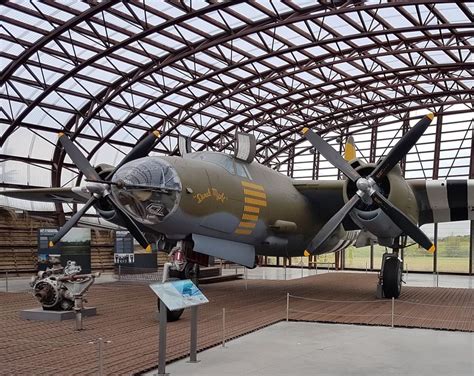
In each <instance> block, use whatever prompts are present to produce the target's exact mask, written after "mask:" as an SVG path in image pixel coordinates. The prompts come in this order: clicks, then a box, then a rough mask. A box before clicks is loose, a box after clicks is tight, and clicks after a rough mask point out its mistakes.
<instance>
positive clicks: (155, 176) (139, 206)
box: [111, 157, 182, 224]
mask: <svg viewBox="0 0 474 376" xmlns="http://www.w3.org/2000/svg"><path fill="white" fill-rule="evenodd" d="M113 182H114V184H113V185H112V188H111V190H112V194H113V196H114V198H115V199H116V200H117V202H119V203H120V205H122V207H123V208H124V209H125V210H126V211H127V212H128V214H130V215H131V216H133V218H134V219H136V220H138V221H139V222H142V223H144V224H156V223H159V222H161V221H163V220H164V219H165V218H166V217H167V216H169V215H170V214H171V213H172V212H174V211H175V210H176V208H177V207H178V205H179V201H180V199H181V190H182V186H181V180H180V178H179V176H178V173H177V172H176V170H175V169H174V168H173V166H171V164H170V163H168V162H167V161H165V160H163V159H161V158H159V157H147V158H142V159H137V160H135V161H133V162H130V163H127V164H125V165H124V166H122V167H121V168H120V169H119V170H118V171H117V172H116V173H115V175H114V177H113ZM123 185H126V187H125V188H124V187H123Z"/></svg>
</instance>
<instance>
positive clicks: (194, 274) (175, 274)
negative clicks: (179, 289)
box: [157, 242, 199, 322]
mask: <svg viewBox="0 0 474 376" xmlns="http://www.w3.org/2000/svg"><path fill="white" fill-rule="evenodd" d="M186 246H188V244H185V243H184V242H179V243H178V245H177V246H176V247H175V248H174V249H173V250H172V251H171V253H170V262H167V263H165V265H164V266H163V283H164V282H170V281H178V280H181V279H190V280H191V281H193V283H194V284H195V285H196V286H198V285H199V265H198V264H196V263H193V262H190V261H187V260H186V256H185V252H184V250H185V247H186ZM157 303H158V311H160V299H158V302H157ZM183 312H184V309H180V310H177V311H170V310H169V309H168V308H166V315H167V320H168V321H169V322H172V321H177V320H179V319H180V317H181V315H182V314H183Z"/></svg>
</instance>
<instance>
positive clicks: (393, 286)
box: [381, 253, 403, 299]
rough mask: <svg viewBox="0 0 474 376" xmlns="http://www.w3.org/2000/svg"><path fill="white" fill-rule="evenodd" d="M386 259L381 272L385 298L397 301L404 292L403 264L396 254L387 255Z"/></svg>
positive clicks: (385, 255)
mask: <svg viewBox="0 0 474 376" xmlns="http://www.w3.org/2000/svg"><path fill="white" fill-rule="evenodd" d="M384 257H385V262H384V263H383V268H382V271H381V277H382V291H383V296H384V297H385V298H387V299H391V298H395V299H397V298H398V297H399V296H400V293H401V291H402V271H403V262H402V260H400V258H399V257H398V255H397V254H396V253H386V254H384Z"/></svg>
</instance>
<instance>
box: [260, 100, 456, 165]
mask: <svg viewBox="0 0 474 376" xmlns="http://www.w3.org/2000/svg"><path fill="white" fill-rule="evenodd" d="M444 104H446V105H448V106H451V105H454V104H457V103H455V102H454V103H451V102H444V103H443V105H444ZM425 108H426V107H425V106H418V107H413V108H412V109H413V110H419V109H425ZM441 108H443V106H441ZM412 109H410V110H412ZM458 113H459V111H440V112H437V113H436V115H439V114H441V115H442V116H445V115H451V114H458ZM461 113H464V111H461ZM391 114H392V113H390V114H382V115H381V116H380V117H384V116H388V115H391ZM399 114H403V111H400V112H399ZM420 118H421V116H408V117H404V118H403V120H408V121H409V120H413V119H420ZM375 119H377V118H376V117H375V118H373V119H371V120H375ZM357 121H360V120H359V119H358V120H357ZM400 121H401V119H398V120H395V121H389V122H383V123H379V124H378V125H377V126H385V125H390V124H395V123H400ZM372 127H373V126H372V125H367V126H365V127H364V128H360V129H358V130H357V131H356V132H353V133H348V134H347V135H356V134H357V133H359V132H363V131H365V130H367V129H371V128H372ZM334 129H337V126H334V127H331V129H329V130H328V132H330V131H331V130H334ZM324 133H327V132H324ZM318 134H321V135H322V134H323V133H320V132H318ZM302 141H304V140H302ZM356 143H357V142H356ZM294 146H296V145H288V149H290V148H292V147H294ZM288 149H287V150H288ZM311 149H314V148H313V147H312V146H308V147H305V148H301V149H300V150H299V151H298V152H295V153H294V154H293V155H291V156H288V157H286V158H285V159H283V160H282V161H280V162H279V164H280V165H281V164H285V163H287V162H288V161H289V160H290V159H292V158H294V157H297V156H299V155H303V154H304V153H306V152H309V151H310V150H311ZM273 158H276V155H273V156H271V159H273ZM268 162H270V160H269V161H268Z"/></svg>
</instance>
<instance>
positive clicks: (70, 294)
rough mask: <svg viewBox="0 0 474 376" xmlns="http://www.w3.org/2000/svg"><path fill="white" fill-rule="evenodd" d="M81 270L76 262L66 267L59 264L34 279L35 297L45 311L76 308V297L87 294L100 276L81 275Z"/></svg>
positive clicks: (97, 274) (32, 284) (70, 262)
mask: <svg viewBox="0 0 474 376" xmlns="http://www.w3.org/2000/svg"><path fill="white" fill-rule="evenodd" d="M81 270H82V269H81V267H80V265H76V262H75V261H68V262H67V264H66V266H65V267H62V266H61V265H60V264H59V262H57V263H55V264H53V266H52V267H51V268H48V269H46V270H45V271H39V272H38V274H37V275H36V276H35V277H33V278H32V280H31V283H30V286H31V287H32V288H33V295H34V296H35V298H36V299H38V301H39V302H40V303H41V305H42V307H43V309H44V310H51V311H69V310H71V309H72V308H73V307H74V299H75V297H76V295H78V293H79V292H80V294H81V295H83V294H85V293H86V291H87V290H88V289H89V287H90V286H91V285H92V284H93V283H94V280H95V278H96V277H98V276H100V273H95V274H80V273H81Z"/></svg>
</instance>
